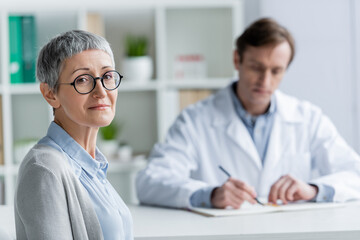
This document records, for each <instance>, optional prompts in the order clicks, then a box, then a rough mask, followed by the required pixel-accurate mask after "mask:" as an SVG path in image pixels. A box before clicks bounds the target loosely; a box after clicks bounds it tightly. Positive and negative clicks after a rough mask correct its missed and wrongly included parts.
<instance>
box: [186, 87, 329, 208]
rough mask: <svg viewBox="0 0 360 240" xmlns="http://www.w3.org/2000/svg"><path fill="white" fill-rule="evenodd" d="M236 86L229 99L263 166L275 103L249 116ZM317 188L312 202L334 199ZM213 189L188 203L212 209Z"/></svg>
mask: <svg viewBox="0 0 360 240" xmlns="http://www.w3.org/2000/svg"><path fill="white" fill-rule="evenodd" d="M236 84H237V82H234V83H233V84H232V87H231V89H232V91H231V94H230V95H231V99H232V102H233V104H234V108H235V111H236V113H237V115H238V117H239V118H240V119H241V120H242V121H243V123H244V125H245V126H246V128H247V130H248V132H249V134H250V136H251V138H252V140H253V142H254V144H255V146H256V149H257V152H258V153H259V156H260V159H261V160H262V163H263V164H264V161H265V157H266V152H267V147H268V145H269V140H270V134H271V129H272V127H273V123H274V117H275V114H274V113H275V112H276V101H275V99H274V95H273V96H272V98H271V102H270V106H269V108H268V110H267V111H266V112H265V113H264V114H262V115H259V116H251V115H250V114H249V113H248V112H247V111H246V110H245V109H244V107H243V105H242V103H241V102H240V100H239V98H238V97H237V95H236ZM316 186H317V187H318V194H317V196H316V198H315V199H314V201H317V202H324V201H325V202H330V201H332V199H333V197H334V189H333V188H332V187H330V186H327V185H316ZM213 189H214V188H213V187H207V188H203V189H199V190H198V191H196V192H194V193H193V194H192V195H191V197H190V203H191V205H192V206H194V207H212V204H211V192H212V191H213Z"/></svg>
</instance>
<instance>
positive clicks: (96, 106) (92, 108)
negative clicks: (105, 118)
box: [89, 104, 110, 110]
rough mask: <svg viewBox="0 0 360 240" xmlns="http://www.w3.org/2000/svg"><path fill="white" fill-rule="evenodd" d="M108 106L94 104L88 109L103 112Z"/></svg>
mask: <svg viewBox="0 0 360 240" xmlns="http://www.w3.org/2000/svg"><path fill="white" fill-rule="evenodd" d="M109 107H110V105H108V104H96V105H94V106H91V107H89V109H91V110H105V109H108V108H109Z"/></svg>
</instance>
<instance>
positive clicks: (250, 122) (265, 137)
mask: <svg viewBox="0 0 360 240" xmlns="http://www.w3.org/2000/svg"><path fill="white" fill-rule="evenodd" d="M236 84H237V83H236V82H234V83H233V85H232V90H233V91H231V99H232V101H233V104H234V107H235V111H236V113H237V115H238V117H239V118H240V119H241V120H242V121H243V123H244V125H245V126H246V128H247V130H248V131H249V134H250V136H251V138H252V140H253V142H254V144H255V147H256V149H257V151H258V153H259V156H260V159H261V160H262V163H263V164H264V161H265V156H266V150H267V147H268V145H269V139H270V133H271V129H272V126H273V123H274V115H275V114H274V113H275V111H276V101H275V100H274V96H272V98H271V102H270V106H269V108H268V110H267V111H266V112H265V113H264V114H261V115H259V116H251V115H250V114H249V113H248V112H247V111H246V110H245V108H244V107H243V105H242V103H241V102H240V101H239V98H238V97H237V95H236Z"/></svg>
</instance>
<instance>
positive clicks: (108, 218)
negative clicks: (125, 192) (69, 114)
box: [39, 122, 134, 240]
mask: <svg viewBox="0 0 360 240" xmlns="http://www.w3.org/2000/svg"><path fill="white" fill-rule="evenodd" d="M39 143H40V144H45V145H48V146H51V147H53V148H55V149H57V150H59V151H60V152H62V153H64V156H66V157H67V160H68V162H69V164H70V166H71V167H72V168H73V170H74V173H75V175H76V176H77V177H78V178H79V180H80V182H81V183H82V185H83V186H84V188H85V189H86V190H87V192H88V194H89V197H90V199H91V201H92V203H93V205H94V209H95V212H96V215H97V217H98V220H99V222H100V225H101V229H102V232H103V235H104V239H105V240H112V239H125V240H132V239H133V238H134V237H133V230H132V229H133V227H132V218H131V214H130V211H129V209H128V208H127V206H126V205H125V203H124V202H123V200H122V199H121V197H120V196H119V194H118V193H117V192H116V191H115V189H114V188H113V187H112V185H111V184H110V183H109V181H108V180H107V179H106V171H107V168H108V162H107V160H106V158H105V157H104V155H103V154H102V153H101V152H100V151H99V150H98V149H97V148H96V152H95V159H94V158H92V157H91V156H90V154H89V153H88V152H86V151H85V149H84V148H83V147H82V146H81V145H80V144H78V143H77V142H76V141H75V140H74V139H73V138H72V137H71V136H70V135H69V134H68V133H67V132H66V131H65V130H64V129H63V128H61V127H60V126H59V125H57V124H56V123H55V122H52V123H51V124H50V126H49V129H48V132H47V135H46V136H45V137H44V138H42V139H41V140H40V141H39Z"/></svg>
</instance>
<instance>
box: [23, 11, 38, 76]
mask: <svg viewBox="0 0 360 240" xmlns="http://www.w3.org/2000/svg"><path fill="white" fill-rule="evenodd" d="M22 46H23V54H22V55H23V82H26V83H28V82H35V81H36V77H35V62H36V31H35V17H34V16H23V17H22Z"/></svg>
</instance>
